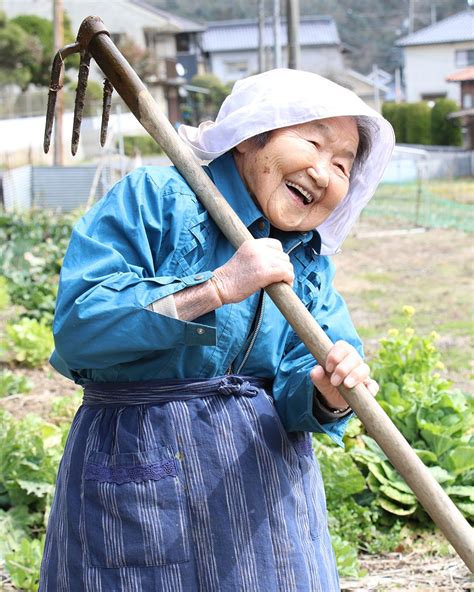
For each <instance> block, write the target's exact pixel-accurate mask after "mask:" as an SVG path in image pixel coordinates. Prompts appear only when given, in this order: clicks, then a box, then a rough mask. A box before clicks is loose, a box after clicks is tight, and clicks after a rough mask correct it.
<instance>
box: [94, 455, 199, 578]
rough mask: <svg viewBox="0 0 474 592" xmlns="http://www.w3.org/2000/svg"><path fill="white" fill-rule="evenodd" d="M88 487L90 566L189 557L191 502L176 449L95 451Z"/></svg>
mask: <svg viewBox="0 0 474 592" xmlns="http://www.w3.org/2000/svg"><path fill="white" fill-rule="evenodd" d="M83 487H84V497H83V500H84V503H83V521H84V525H85V534H86V552H87V555H88V557H89V564H90V565H92V566H94V567H106V568H119V567H152V566H158V565H167V564H170V563H180V562H183V561H188V559H189V542H188V539H187V535H186V533H187V510H186V503H185V499H184V492H183V487H182V478H181V474H180V466H179V463H178V461H177V460H176V459H175V458H174V456H173V452H172V450H171V449H169V448H166V447H162V448H157V449H154V450H149V451H145V452H136V453H123V454H106V453H104V452H92V453H91V454H90V455H89V457H88V459H87V462H86V465H85V472H84V485H83Z"/></svg>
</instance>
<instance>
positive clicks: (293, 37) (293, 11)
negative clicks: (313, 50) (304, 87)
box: [286, 0, 301, 70]
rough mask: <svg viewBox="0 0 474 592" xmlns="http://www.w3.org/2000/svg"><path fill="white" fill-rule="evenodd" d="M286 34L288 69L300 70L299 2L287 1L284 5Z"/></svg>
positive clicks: (297, 0) (296, 0)
mask: <svg viewBox="0 0 474 592" xmlns="http://www.w3.org/2000/svg"><path fill="white" fill-rule="evenodd" d="M286 18H287V33H288V68H291V69H292V70H299V69H300V67H301V66H300V61H301V54H300V42H299V26H300V6H299V0H287V3H286Z"/></svg>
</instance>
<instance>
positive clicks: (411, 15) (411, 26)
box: [408, 0, 416, 34]
mask: <svg viewBox="0 0 474 592" xmlns="http://www.w3.org/2000/svg"><path fill="white" fill-rule="evenodd" d="M415 1H416V0H408V32H409V33H410V34H411V33H413V31H414V30H415Z"/></svg>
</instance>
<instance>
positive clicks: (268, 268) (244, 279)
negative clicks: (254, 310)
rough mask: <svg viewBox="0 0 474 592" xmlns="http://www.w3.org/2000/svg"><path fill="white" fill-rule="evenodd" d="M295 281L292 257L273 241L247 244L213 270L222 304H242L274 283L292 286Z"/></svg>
mask: <svg viewBox="0 0 474 592" xmlns="http://www.w3.org/2000/svg"><path fill="white" fill-rule="evenodd" d="M294 279H295V275H294V271H293V265H292V264H291V263H290V258H289V256H288V255H287V254H286V253H284V252H283V247H282V244H281V242H280V241H279V240H276V239H274V238H259V239H256V240H248V241H245V242H244V243H243V244H242V245H241V246H240V248H239V249H238V250H237V252H236V253H235V255H234V256H233V257H232V258H231V259H229V261H228V262H227V263H226V264H225V265H223V266H222V267H218V268H217V269H216V270H215V271H214V277H213V281H214V282H215V283H216V284H217V287H218V291H219V292H220V297H221V300H223V304H230V303H232V302H241V301H242V300H245V298H248V297H249V296H250V295H251V294H253V293H254V292H256V291H257V290H260V288H265V287H266V286H268V285H269V284H273V283H275V282H286V283H288V284H290V286H292V285H293V281H294Z"/></svg>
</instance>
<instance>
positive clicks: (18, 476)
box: [0, 410, 65, 516]
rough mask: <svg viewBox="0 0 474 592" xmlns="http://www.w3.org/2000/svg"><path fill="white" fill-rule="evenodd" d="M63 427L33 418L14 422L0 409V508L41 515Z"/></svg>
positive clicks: (49, 491) (51, 485)
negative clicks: (16, 507)
mask: <svg viewBox="0 0 474 592" xmlns="http://www.w3.org/2000/svg"><path fill="white" fill-rule="evenodd" d="M64 430H65V428H63V427H60V426H59V427H58V426H55V425H53V424H51V423H48V422H46V421H44V420H43V419H41V418H40V417H39V416H36V415H28V416H26V417H24V418H23V419H19V420H15V419H14V418H13V417H12V416H11V415H10V414H8V413H7V412H5V411H3V410H0V449H1V450H2V455H1V456H0V507H2V508H4V509H9V508H10V507H15V506H29V508H30V510H32V511H36V512H41V515H42V516H43V515H44V512H45V511H46V508H47V506H48V505H49V503H50V501H51V497H52V494H53V491H54V483H55V479H56V472H57V467H58V464H59V460H60V457H61V453H62V445H63V435H64Z"/></svg>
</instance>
